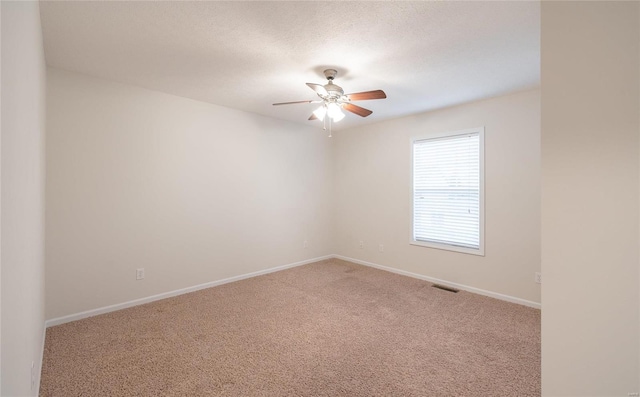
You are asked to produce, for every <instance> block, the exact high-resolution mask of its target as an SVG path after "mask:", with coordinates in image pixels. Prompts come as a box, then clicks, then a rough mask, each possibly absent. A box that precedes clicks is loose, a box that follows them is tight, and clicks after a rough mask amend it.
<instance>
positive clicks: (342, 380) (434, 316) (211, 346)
mask: <svg viewBox="0 0 640 397" xmlns="http://www.w3.org/2000/svg"><path fill="white" fill-rule="evenodd" d="M40 395H41V396H65V397H69V396H207V395H213V396H447V397H449V396H539V395H540V311H539V310H535V309H531V308H527V307H524V306H519V305H515V304H511V303H506V302H502V301H499V300H495V299H491V298H486V297H483V296H479V295H474V294H471V293H467V292H459V293H457V294H456V293H451V292H446V291H442V290H438V289H436V288H433V287H431V284H430V283H428V282H424V281H421V280H416V279H412V278H409V277H403V276H399V275H395V274H392V273H388V272H384V271H380V270H375V269H371V268H367V267H364V266H360V265H356V264H352V263H349V262H344V261H339V260H330V261H324V262H318V263H313V264H310V265H306V266H301V267H297V268H293V269H289V270H285V271H281V272H278V273H272V274H269V275H265V276H261V277H256V278H252V279H248V280H244V281H239V282H235V283H231V284H226V285H222V286H219V287H214V288H209V289H206V290H202V291H198V292H194V293H191V294H187V295H182V296H179V297H175V298H170V299H166V300H162V301H158V302H154V303H150V304H147V305H143V306H137V307H134V308H131V309H126V310H121V311H118V312H113V313H109V314H104V315H101V316H97V317H92V318H88V319H85V320H81V321H76V322H73V323H68V324H63V325H60V326H56V327H52V328H49V329H48V330H47V335H46V345H45V353H44V363H43V373H42V384H41V390H40Z"/></svg>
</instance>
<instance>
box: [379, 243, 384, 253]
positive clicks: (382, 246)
mask: <svg viewBox="0 0 640 397" xmlns="http://www.w3.org/2000/svg"><path fill="white" fill-rule="evenodd" d="M378 251H380V252H384V245H383V244H380V246H379V247H378Z"/></svg>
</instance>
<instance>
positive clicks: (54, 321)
mask: <svg viewBox="0 0 640 397" xmlns="http://www.w3.org/2000/svg"><path fill="white" fill-rule="evenodd" d="M331 258H336V259H342V260H345V261H349V262H353V263H357V264H359V265H364V266H369V267H373V268H376V269H380V270H384V271H387V272H391V273H396V274H400V275H403V276H408V277H413V278H417V279H420V280H425V281H429V282H432V283H437V284H442V285H446V286H449V287H453V288H457V289H461V290H465V291H468V292H472V293H474V294H479V295H484V296H488V297H491V298H495V299H500V300H503V301H507V302H511V303H516V304H519V305H524V306H529V307H533V308H536V309H540V308H541V305H540V303H537V302H533V301H528V300H525V299H521V298H516V297H513V296H509V295H503V294H499V293H497V292H491V291H486V290H483V289H480V288H475V287H469V286H467V285H463V284H458V283H453V282H450V281H446V280H440V279H437V278H433V277H428V276H424V275H422V274H417V273H412V272H408V271H405V270H400V269H395V268H392V267H388V266H382V265H378V264H376V263H371V262H367V261H363V260H360V259H355V258H349V257H346V256H342V255H325V256H321V257H318V258H312V259H306V260H303V261H300V262H295V263H290V264H288V265H282V266H276V267H272V268H269V269H264V270H259V271H257V272H252V273H246V274H241V275H239V276H234V277H229V278H225V279H222V280H216V281H211V282H208V283H204V284H198V285H194V286H192V287H187V288H182V289H178V290H174V291H169V292H164V293H161V294H157V295H152V296H148V297H146V298H140V299H134V300H131V301H128V302H123V303H117V304H115V305H110V306H104V307H100V308H97V309H92V310H87V311H84V312H80V313H75V314H70V315H67V316H62V317H57V318H52V319H50V320H47V321H45V323H44V326H45V330H46V328H49V327H53V326H55V325H60V324H64V323H68V322H71V321H76V320H81V319H83V318H87V317H93V316H97V315H100V314H104V313H110V312H114V311H116V310H122V309H126V308H129V307H133V306H138V305H144V304H145V303H150V302H154V301H157V300H160V299H166V298H171V297H173V296H178V295H183V294H188V293H189V292H195V291H198V290H201V289H205V288H211V287H215V286H218V285H222V284H228V283H232V282H235V281H240V280H244V279H247V278H251V277H257V276H262V275H264V274H269V273H274V272H278V271H280V270H285V269H290V268H292V267H297V266H302V265H306V264H309V263H313V262H319V261H322V260H326V259H331ZM44 337H45V334H44V333H43V341H42V352H43V353H42V354H44ZM40 371H42V357H41V359H40ZM39 382H40V379H38V387H39Z"/></svg>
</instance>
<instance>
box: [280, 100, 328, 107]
mask: <svg viewBox="0 0 640 397" xmlns="http://www.w3.org/2000/svg"><path fill="white" fill-rule="evenodd" d="M318 102H320V101H295V102H280V103H274V104H273V106H278V105H293V104H294V103H318Z"/></svg>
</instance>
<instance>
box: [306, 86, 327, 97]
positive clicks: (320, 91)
mask: <svg viewBox="0 0 640 397" xmlns="http://www.w3.org/2000/svg"><path fill="white" fill-rule="evenodd" d="M307 85H308V86H309V88H311V89H312V90H314V91H315V92H316V93H317V94H319V95H329V93H328V92H327V90H326V89H325V88H324V86H323V85H320V84H313V83H307Z"/></svg>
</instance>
